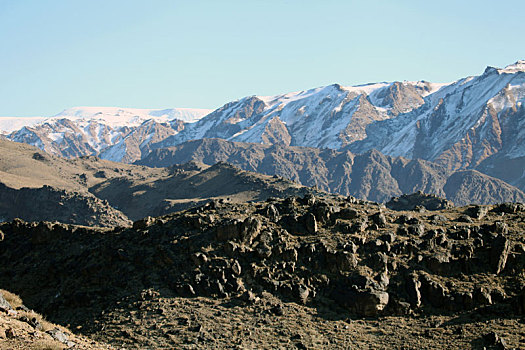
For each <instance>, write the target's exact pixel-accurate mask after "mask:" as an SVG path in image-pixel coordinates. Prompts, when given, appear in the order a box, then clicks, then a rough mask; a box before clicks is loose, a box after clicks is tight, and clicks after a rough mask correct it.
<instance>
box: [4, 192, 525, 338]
mask: <svg viewBox="0 0 525 350" xmlns="http://www.w3.org/2000/svg"><path fill="white" fill-rule="evenodd" d="M524 217H525V208H524V207H523V205H521V204H500V205H495V206H468V207H462V208H449V209H441V210H437V211H428V210H424V209H420V208H418V209H417V210H416V211H391V210H389V209H387V208H384V207H382V206H380V205H377V204H374V203H369V202H364V201H360V200H356V199H355V198H353V197H337V196H328V197H326V196H321V197H319V196H314V195H312V194H307V195H305V196H303V197H288V198H286V199H277V198H273V199H268V200H267V201H266V202H257V203H244V204H242V203H226V202H221V201H211V202H209V203H208V204H206V205H203V206H200V207H197V208H193V209H189V210H187V211H184V212H180V213H176V214H170V215H168V216H163V217H158V218H146V219H143V220H139V221H136V222H135V223H134V224H133V227H132V228H127V229H123V228H115V229H114V230H104V231H101V230H100V229H89V228H82V227H77V226H70V225H64V224H52V223H45V224H40V225H36V224H31V223H25V222H22V221H19V220H18V221H14V222H9V223H2V224H1V225H0V230H1V231H2V232H3V235H4V239H3V241H1V242H0V246H1V247H2V249H0V258H1V259H2V261H5V262H7V263H6V264H2V266H0V272H1V273H0V284H1V285H3V286H6V287H7V288H8V289H10V290H13V291H15V292H17V293H19V294H21V295H22V296H23V297H24V300H26V302H27V303H28V305H29V306H31V307H33V306H34V307H35V308H36V307H37V306H38V311H40V312H43V313H44V314H46V315H47V316H48V317H49V318H50V319H51V320H53V321H55V322H59V323H65V322H67V323H70V324H71V325H73V326H81V329H82V332H84V334H86V335H92V336H94V337H95V339H98V340H104V341H107V342H110V343H113V344H121V343H124V344H129V345H132V346H137V345H139V346H141V347H183V348H191V347H194V346H198V347H210V346H214V347H219V348H223V347H227V346H230V345H231V344H239V345H242V344H244V346H247V347H262V348H269V347H279V346H288V347H296V348H344V347H345V346H348V345H349V344H350V345H352V344H354V345H355V344H362V345H363V346H364V344H368V346H373V347H377V348H384V344H387V343H386V342H388V346H389V347H390V348H392V347H394V348H395V347H396V346H397V347H401V346H405V347H407V348H421V346H423V347H433V348H465V347H469V346H470V347H474V348H479V347H482V346H487V347H491V346H492V347H493V348H496V347H498V348H502V347H503V348H507V347H508V348H511V347H514V348H519V347H522V346H523V345H524V344H523V343H522V341H523V336H524V335H525V334H523V327H522V325H521V324H520V322H523V321H522V320H523V315H524V313H525V304H524V302H525V289H524V288H525V275H524V273H523V271H525V238H524V236H523V232H524V228H525V226H524V225H525V224H524V222H525V220H524ZM37 262H38V263H37ZM35 286H38V288H35ZM195 310H200V311H195ZM235 318H236V319H237V320H241V319H243V320H245V321H244V322H242V323H239V324H237V323H236V322H237V321H235ZM298 319H301V320H303V321H301V322H304V323H303V324H302V326H301V327H299V325H298V324H297V323H296V322H298V321H297V320H298ZM292 320H296V321H292ZM359 320H361V321H359ZM520 320H521V321H520ZM294 322H295V323H294ZM378 323H381V324H382V325H384V328H383V331H382V332H380V333H378V334H376V335H374V334H375V333H370V332H364V329H366V327H367V326H368V327H372V328H369V330H370V329H377V328H374V327H375V326H374V325H376V326H377V324H378ZM227 324H228V325H227ZM294 324H295V328H294ZM221 325H225V326H224V327H225V328H224V329H222V328H221V327H222V326H221ZM243 325H244V326H243ZM410 325H412V326H410ZM273 326H275V328H273ZM334 327H335V328H334ZM400 327H401V328H400ZM403 327H413V328H412V329H413V330H412V332H411V333H410V335H409V334H408V333H406V334H405V333H404V332H403V331H400V329H403ZM380 328H382V327H380ZM278 329H280V330H281V331H278ZM301 329H303V330H301ZM307 330H311V331H307ZM264 332H268V333H267V334H263V333H264ZM307 332H310V333H307ZM345 337H346V338H345ZM237 342H239V343H237ZM345 344H346V345H345ZM381 344H382V345H381Z"/></svg>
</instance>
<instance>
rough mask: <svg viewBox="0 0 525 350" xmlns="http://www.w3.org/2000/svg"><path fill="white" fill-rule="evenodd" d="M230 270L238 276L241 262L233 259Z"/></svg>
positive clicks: (240, 270)
mask: <svg viewBox="0 0 525 350" xmlns="http://www.w3.org/2000/svg"><path fill="white" fill-rule="evenodd" d="M232 271H233V274H234V275H235V276H240V275H241V272H242V268H241V264H239V261H237V260H235V261H234V262H233V264H232Z"/></svg>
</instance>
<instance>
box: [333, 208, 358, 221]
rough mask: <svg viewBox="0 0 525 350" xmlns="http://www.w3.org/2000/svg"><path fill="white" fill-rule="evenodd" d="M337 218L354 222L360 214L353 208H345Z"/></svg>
mask: <svg viewBox="0 0 525 350" xmlns="http://www.w3.org/2000/svg"><path fill="white" fill-rule="evenodd" d="M337 217H338V218H340V219H343V220H353V219H356V218H357V217H359V212H358V211H357V210H355V209H352V208H343V209H341V210H340V211H339V212H338V213H337Z"/></svg>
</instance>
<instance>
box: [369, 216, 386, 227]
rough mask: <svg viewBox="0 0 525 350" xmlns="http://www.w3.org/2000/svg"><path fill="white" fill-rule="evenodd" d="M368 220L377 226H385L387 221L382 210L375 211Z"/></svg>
mask: <svg viewBox="0 0 525 350" xmlns="http://www.w3.org/2000/svg"><path fill="white" fill-rule="evenodd" d="M370 221H372V222H373V223H374V224H376V225H377V226H378V227H380V228H382V227H386V224H387V221H386V217H385V214H383V213H382V212H377V213H375V214H373V215H371V216H370Z"/></svg>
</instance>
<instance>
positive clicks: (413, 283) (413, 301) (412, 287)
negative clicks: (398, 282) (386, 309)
mask: <svg viewBox="0 0 525 350" xmlns="http://www.w3.org/2000/svg"><path fill="white" fill-rule="evenodd" d="M420 288H421V282H420V281H419V280H417V277H416V276H411V277H410V278H409V279H408V280H407V284H406V289H407V294H408V298H409V301H410V305H411V306H412V307H414V308H418V307H420V306H421V291H420Z"/></svg>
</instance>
